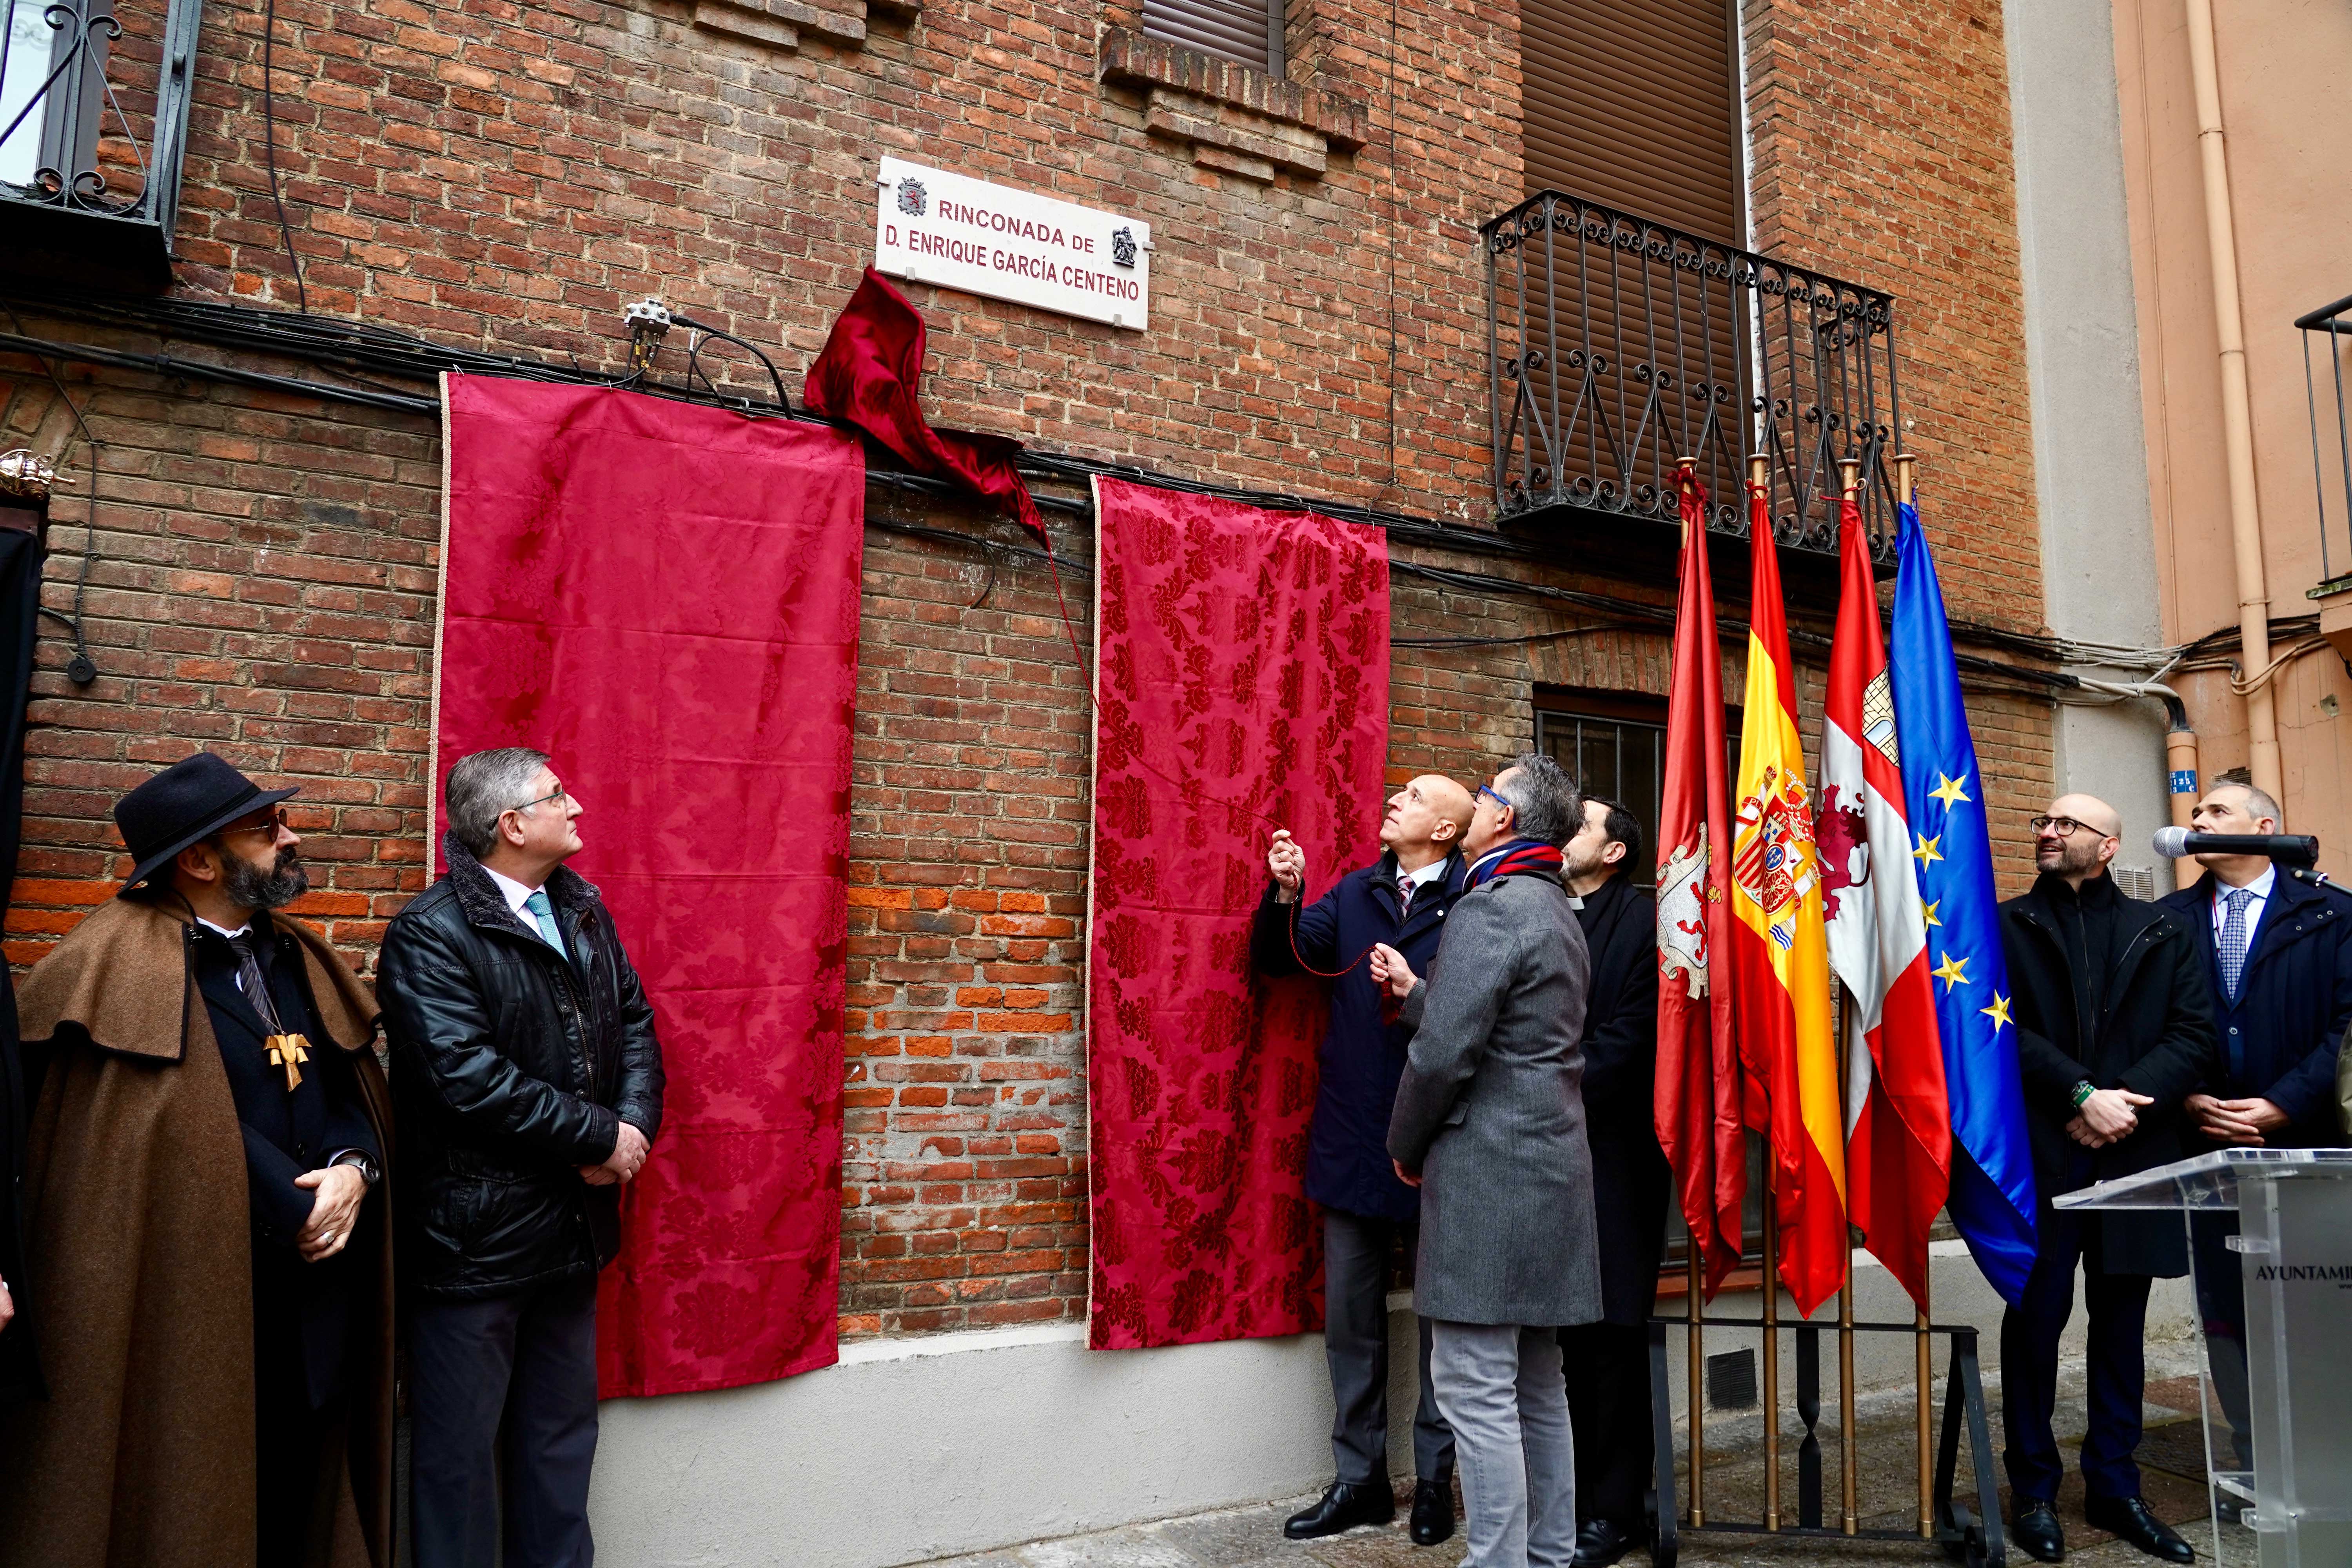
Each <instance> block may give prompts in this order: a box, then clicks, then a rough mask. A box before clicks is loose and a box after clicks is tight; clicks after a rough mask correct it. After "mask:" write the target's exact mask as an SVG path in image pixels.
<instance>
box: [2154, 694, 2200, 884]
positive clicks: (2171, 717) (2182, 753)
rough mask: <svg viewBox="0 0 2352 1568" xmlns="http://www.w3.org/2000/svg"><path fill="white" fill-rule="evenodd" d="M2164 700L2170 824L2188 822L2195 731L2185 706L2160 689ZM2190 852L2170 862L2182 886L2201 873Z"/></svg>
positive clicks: (2193, 801)
mask: <svg viewBox="0 0 2352 1568" xmlns="http://www.w3.org/2000/svg"><path fill="white" fill-rule="evenodd" d="M2161 695H2162V697H2163V701H2164V716H2165V720H2166V723H2165V735H2164V765H2165V768H2166V770H2167V772H2168V773H2169V774H2170V775H2171V776H2170V778H2169V780H2168V782H2169V784H2171V786H2172V826H2175V827H2187V826H2189V813H2190V812H2192V811H2195V810H2196V809H2197V731H2194V730H2192V729H2190V728H2189V710H2188V708H2187V707H2186V706H2184V705H2183V704H2182V702H2181V700H2180V699H2179V698H2178V697H2175V696H2173V695H2171V694H2170V693H2169V692H2166V693H2162V694H2161ZM2204 871H2205V868H2203V867H2202V866H2200V865H2199V864H2198V863H2197V861H2196V858H2194V857H2193V856H2188V855H2184V856H2182V857H2181V858H2179V859H2178V860H2175V861H2174V862H2173V863H2172V885H2173V886H2174V887H2176V888H2185V887H2187V886H2189V884H2190V883H2191V882H2194V881H2195V880H2197V879H2198V878H2199V877H2200V876H2202V875H2203V874H2204Z"/></svg>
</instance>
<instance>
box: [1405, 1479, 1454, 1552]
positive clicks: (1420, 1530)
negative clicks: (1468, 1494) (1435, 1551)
mask: <svg viewBox="0 0 2352 1568" xmlns="http://www.w3.org/2000/svg"><path fill="white" fill-rule="evenodd" d="M1453 1533H1454V1482H1453V1479H1451V1478H1450V1477H1449V1478H1448V1479H1444V1480H1442V1481H1433V1480H1431V1479H1429V1478H1428V1477H1427V1476H1423V1477H1422V1478H1421V1479H1419V1480H1417V1481H1415V1482H1413V1483H1412V1543H1413V1544H1414V1545H1415V1546H1434V1545H1436V1544H1437V1543H1438V1542H1441V1541H1443V1540H1444V1539H1445V1538H1446V1537H1447V1536H1449V1535H1451V1534H1453Z"/></svg>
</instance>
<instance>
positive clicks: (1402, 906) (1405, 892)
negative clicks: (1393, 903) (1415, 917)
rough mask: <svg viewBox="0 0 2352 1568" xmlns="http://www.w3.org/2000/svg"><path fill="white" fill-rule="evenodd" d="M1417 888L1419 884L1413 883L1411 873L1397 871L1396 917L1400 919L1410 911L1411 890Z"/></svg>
mask: <svg viewBox="0 0 2352 1568" xmlns="http://www.w3.org/2000/svg"><path fill="white" fill-rule="evenodd" d="M1417 886H1419V884H1418V883H1416V882H1414V880H1413V879H1412V872H1410V871H1399V872H1398V873H1397V915H1398V917H1399V918H1400V919H1402V917H1403V916H1404V915H1405V914H1406V913H1407V912H1408V911H1410V910H1412V890H1413V889H1414V888H1415V887H1417Z"/></svg>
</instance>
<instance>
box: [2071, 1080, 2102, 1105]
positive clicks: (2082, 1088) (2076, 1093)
mask: <svg viewBox="0 0 2352 1568" xmlns="http://www.w3.org/2000/svg"><path fill="white" fill-rule="evenodd" d="M2097 1092H2098V1089H2097V1086H2096V1085H2095V1084H2093V1083H2092V1082H2091V1080H2090V1079H2078V1080H2077V1081H2076V1082H2075V1084H2074V1089H2072V1090H2071V1091H2069V1094H2068V1098H2069V1099H2071V1100H2074V1109H2075V1110H2082V1109H2083V1101H2084V1100H2088V1099H2090V1098H2091V1096H2092V1095H2094V1094H2095V1093H2097Z"/></svg>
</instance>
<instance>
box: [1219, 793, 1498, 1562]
mask: <svg viewBox="0 0 2352 1568" xmlns="http://www.w3.org/2000/svg"><path fill="white" fill-rule="evenodd" d="M1473 809H1474V802H1473V801H1472V799H1471V796H1470V792H1469V791H1468V790H1466V789H1464V788H1463V787H1462V786H1461V785H1460V784H1455V783H1454V781H1453V780H1452V779H1449V778H1447V777H1445V776H1444V774H1442V773H1423V774H1422V775H1421V776H1420V777H1419V778H1417V779H1413V780H1412V781H1410V782H1409V783H1407V784H1405V786H1404V787H1403V788H1402V789H1400V790H1398V791H1397V792H1396V793H1395V794H1394V795H1391V796H1389V801H1388V809H1387V810H1386V812H1384V813H1383V814H1382V816H1381V858H1379V859H1378V860H1377V861H1375V862H1373V863H1372V864H1371V865H1370V866H1367V867H1365V868H1362V869H1361V870H1358V871H1351V872H1349V874H1348V875H1347V876H1345V877H1343V878H1341V879H1339V883H1338V884H1337V885H1336V886H1334V887H1333V888H1332V889H1331V890H1330V891H1329V892H1328V893H1326V894H1324V895H1323V896H1322V897H1321V898H1320V899H1318V900H1315V902H1313V903H1312V904H1309V905H1307V907H1306V908H1305V909H1303V910H1302V909H1299V908H1298V907H1297V900H1299V898H1300V897H1301V895H1302V892H1303V890H1304V889H1305V887H1306V882H1307V857H1306V854H1305V852H1304V851H1302V850H1301V849H1300V848H1299V847H1298V846H1297V843H1295V842H1294V841H1293V840H1292V839H1291V837H1290V835H1289V833H1288V832H1287V831H1284V832H1278V833H1276V835H1275V836H1274V843H1273V845H1272V847H1270V848H1269V849H1268V851H1267V853H1266V870H1267V872H1268V873H1269V874H1270V876H1271V878H1272V880H1271V882H1270V883H1269V885H1268V886H1267V888H1266V890H1265V899H1264V900H1263V901H1261V902H1260V904H1259V905H1258V911H1257V921H1256V925H1255V929H1254V930H1253V931H1252V932H1251V943H1250V945H1251V953H1252V957H1253V959H1254V960H1255V963H1256V965H1257V969H1258V973H1261V974H1296V973H1299V970H1300V961H1301V960H1304V961H1305V963H1306V965H1307V967H1310V968H1314V969H1318V970H1323V971H1327V972H1328V971H1330V970H1335V969H1338V968H1339V967H1340V966H1341V965H1342V964H1349V965H1350V966H1351V967H1349V971H1348V973H1345V974H1343V975H1341V976H1340V977H1339V978H1338V979H1337V980H1334V981H1332V982H1331V983H1330V984H1331V1024H1330V1027H1329V1029H1328V1030H1327V1031H1326V1032H1325V1034H1324V1037H1323V1046H1322V1050H1321V1053H1320V1056H1319V1065H1320V1068H1321V1074H1320V1078H1319V1080H1318V1084H1317V1087H1316V1090H1315V1124H1314V1131H1312V1133H1311V1134H1310V1135H1309V1138H1308V1143H1307V1197H1308V1198H1310V1199H1312V1200H1313V1201H1314V1202H1315V1203H1317V1204H1318V1205H1321V1207H1322V1209H1323V1273H1324V1300H1325V1303H1326V1306H1325V1313H1324V1320H1325V1321H1324V1331H1323V1334H1324V1337H1323V1345H1324V1355H1325V1357H1326V1359H1327V1360H1328V1363H1329V1364H1330V1371H1331V1395H1332V1399H1333V1402H1334V1404H1335V1405H1337V1406H1338V1409H1337V1411H1336V1412H1335V1414H1334V1416H1333V1419H1332V1424H1331V1452H1332V1456H1333V1458H1334V1460H1335V1461H1336V1463H1337V1465H1338V1468H1339V1479H1336V1480H1335V1481H1333V1482H1332V1484H1331V1486H1330V1488H1329V1489H1328V1490H1326V1491H1325V1492H1324V1494H1323V1496H1322V1498H1321V1500H1318V1502H1316V1504H1315V1505H1314V1506H1313V1507H1311V1508H1308V1509H1307V1510H1304V1511H1303V1512H1300V1513H1298V1514H1296V1515H1294V1516H1292V1518H1291V1519H1290V1520H1289V1521H1286V1523H1285V1524H1284V1526H1283V1533H1284V1534H1285V1535H1287V1536H1288V1537H1290V1538H1291V1539H1292V1540H1294V1541H1303V1540H1308V1539H1311V1538H1314V1537H1317V1536H1323V1535H1336V1534H1338V1533H1339V1531H1343V1530H1349V1529H1351V1528H1353V1527H1354V1526H1356V1525H1359V1524H1382V1523H1386V1522H1387V1521H1390V1520H1391V1519H1393V1518H1395V1517H1396V1498H1395V1494H1394V1493H1393V1492H1391V1490H1390V1488H1389V1466H1388V1453H1389V1440H1388V1391H1389V1312H1388V1290H1389V1278H1390V1260H1391V1258H1392V1257H1393V1256H1394V1255H1395V1253H1396V1250H1397V1248H1398V1247H1400V1245H1401V1246H1402V1247H1403V1249H1404V1251H1405V1253H1406V1254H1407V1255H1408V1256H1410V1255H1411V1253H1412V1247H1413V1246H1414V1242H1415V1239H1416V1237H1417V1236H1418V1234H1419V1229H1420V1215H1421V1196H1420V1194H1418V1193H1416V1192H1414V1191H1413V1189H1412V1188H1411V1187H1409V1186H1407V1185H1405V1184H1403V1183H1402V1182H1401V1181H1399V1180H1398V1179H1397V1175H1396V1171H1395V1169H1394V1168H1393V1167H1392V1166H1391V1164H1390V1163H1389V1155H1388V1146H1387V1145H1388V1133H1389V1113H1390V1111H1391V1109H1392V1108H1393V1107H1394V1106H1395V1104H1396V1095H1397V1079H1399V1078H1400V1077H1401V1076H1402V1074H1403V1072H1404V1061H1405V1047H1407V1046H1408V1045H1410V1044H1411V1043H1412V1028H1411V1027H1410V1026H1407V1025H1405V1024H1403V1023H1401V1022H1399V1021H1397V1020H1396V1018H1395V1016H1394V1014H1395V1009H1394V1008H1392V1007H1384V1006H1383V1005H1381V995H1380V989H1379V987H1377V986H1376V985H1374V984H1372V980H1371V976H1370V971H1369V970H1368V969H1367V967H1366V966H1365V964H1364V963H1362V962H1361V961H1362V959H1363V956H1364V954H1365V953H1366V952H1368V951H1369V950H1370V947H1371V945H1372V944H1373V943H1374V942H1387V943H1389V944H1391V946H1393V947H1396V948H1400V949H1402V951H1403V952H1405V954H1406V955H1407V956H1408V957H1409V958H1410V959H1411V960H1412V963H1414V964H1416V965H1418V966H1419V967H1420V968H1422V969H1424V970H1426V969H1427V968H1428V967H1429V964H1430V962H1431V960H1433V959H1434V958H1435V957H1436V956H1437V943H1438V938H1439V937H1440V936H1441V935H1442V934H1444V930H1445V912H1446V910H1449V909H1451V908H1452V907H1453V906H1454V900H1456V899H1458V898H1460V897H1461V896H1462V886H1463V878H1464V875H1465V866H1464V864H1463V860H1462V837H1463V834H1464V831H1465V829H1466V828H1467V827H1468V826H1469V823H1470V818H1471V816H1472V813H1473ZM1294 939H1295V942H1294ZM1429 1355H1430V1333H1429V1325H1428V1324H1427V1323H1423V1324H1422V1325H1421V1407H1420V1412H1419V1414H1418V1415H1417V1417H1416V1418H1415V1420H1414V1422H1413V1431H1412V1451H1413V1472H1414V1475H1415V1477H1416V1479H1415V1483H1414V1486H1413V1500H1412V1521H1411V1529H1412V1539H1413V1541H1414V1542H1415V1543H1416V1544H1419V1545H1423V1546H1432V1545H1435V1544H1436V1543H1437V1542H1441V1541H1443V1540H1444V1539H1445V1538H1446V1537H1447V1536H1449V1535H1451V1534H1453V1533H1454V1433H1453V1431H1452V1430H1451V1429H1450V1428H1449V1427H1448V1426H1446V1424H1445V1418H1444V1416H1443V1415H1439V1414H1438V1411H1437V1394H1436V1391H1435V1389H1434V1388H1433V1386H1432V1384H1431V1382H1430V1373H1429Z"/></svg>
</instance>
